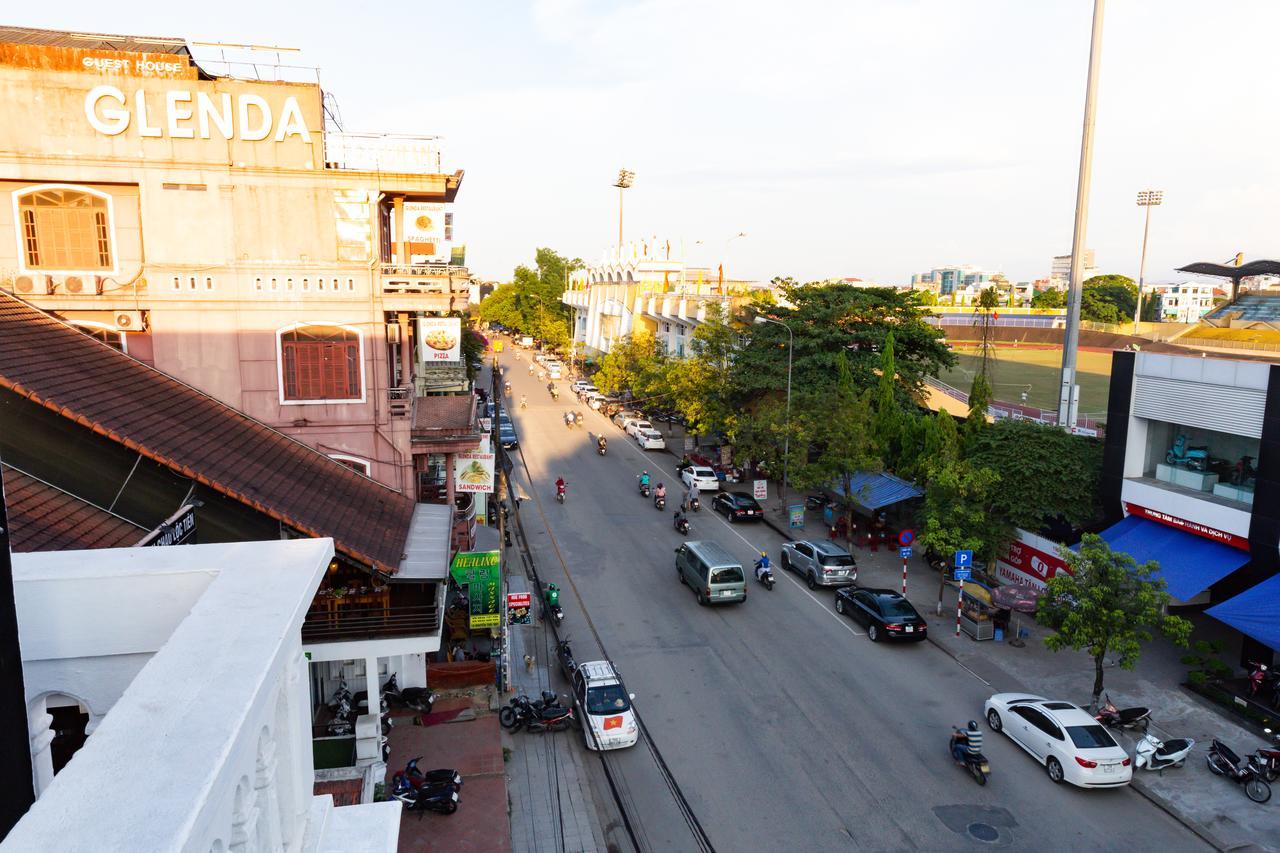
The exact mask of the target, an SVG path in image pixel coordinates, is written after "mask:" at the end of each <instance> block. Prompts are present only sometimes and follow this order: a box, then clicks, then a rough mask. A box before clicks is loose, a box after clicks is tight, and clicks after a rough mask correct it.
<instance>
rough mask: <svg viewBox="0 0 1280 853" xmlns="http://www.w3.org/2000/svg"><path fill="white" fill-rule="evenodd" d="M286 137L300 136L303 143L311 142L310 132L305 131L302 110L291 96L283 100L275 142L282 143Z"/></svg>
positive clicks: (305, 124)
mask: <svg viewBox="0 0 1280 853" xmlns="http://www.w3.org/2000/svg"><path fill="white" fill-rule="evenodd" d="M286 136H301V137H302V141H303V142H307V143H310V142H311V131H309V130H307V123H306V121H304V120H303V118H302V109H301V108H300V107H299V106H298V99H297V98H295V97H294V96H293V95H290V96H289V97H287V98H285V99H284V109H283V110H281V111H280V126H279V127H277V128H276V142H283V141H284V138H285V137H286Z"/></svg>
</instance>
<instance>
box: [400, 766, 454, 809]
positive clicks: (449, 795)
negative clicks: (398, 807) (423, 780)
mask: <svg viewBox="0 0 1280 853" xmlns="http://www.w3.org/2000/svg"><path fill="white" fill-rule="evenodd" d="M391 783H392V784H391V796H392V797H394V798H395V799H397V800H399V801H400V802H402V803H404V808H405V811H410V812H428V811H431V812H440V813H441V814H453V813H454V812H456V811H457V810H458V789H457V788H455V787H453V785H450V784H448V783H444V784H439V785H426V786H423V787H421V788H415V787H414V786H413V784H412V783H411V782H410V781H409V780H408V779H407V778H406V777H405V775H404V774H403V773H397V774H396V775H395V776H393V777H392V779H391ZM419 817H421V814H419Z"/></svg>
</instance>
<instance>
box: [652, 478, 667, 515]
mask: <svg viewBox="0 0 1280 853" xmlns="http://www.w3.org/2000/svg"><path fill="white" fill-rule="evenodd" d="M653 504H654V506H656V507H657V508H658V509H666V507H667V487H666V486H664V485H662V484H661V483H659V484H658V488H656V489H654V490H653Z"/></svg>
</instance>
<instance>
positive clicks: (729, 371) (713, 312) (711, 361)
mask: <svg viewBox="0 0 1280 853" xmlns="http://www.w3.org/2000/svg"><path fill="white" fill-rule="evenodd" d="M736 340H737V335H736V333H735V332H734V330H733V328H732V326H730V325H729V318H728V317H726V316H725V314H724V312H723V310H722V309H721V307H720V303H718V302H709V303H707V307H706V315H705V317H704V319H703V322H701V323H699V324H698V325H697V327H696V328H695V329H694V330H693V334H692V335H690V337H689V355H688V357H687V358H684V359H681V360H678V361H676V362H674V363H673V364H672V366H671V369H670V371H669V374H668V375H669V381H670V386H671V396H672V400H673V402H674V403H675V404H676V408H677V409H678V410H679V411H680V413H681V414H682V415H684V417H685V419H686V421H687V422H688V426H689V428H690V431H692V432H694V433H698V434H707V433H711V432H715V431H717V430H724V429H726V428H727V427H728V425H729V418H730V416H731V415H732V414H733V412H734V410H735V406H734V405H733V399H732V394H733V385H732V378H733V367H734V356H735V350H736V349H737V345H736Z"/></svg>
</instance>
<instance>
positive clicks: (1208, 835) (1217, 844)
mask: <svg viewBox="0 0 1280 853" xmlns="http://www.w3.org/2000/svg"><path fill="white" fill-rule="evenodd" d="M1137 772H1138V771H1137V770H1136V769H1135V770H1134V773H1135V774H1136V773H1137ZM1140 778H1141V777H1139V776H1137V775H1135V776H1134V777H1133V778H1132V780H1131V781H1130V782H1129V787H1130V788H1132V789H1133V790H1135V791H1137V792H1138V794H1139V795H1141V796H1142V797H1143V798H1144V799H1146V800H1147V802H1149V803H1151V804H1152V805H1154V806H1155V807H1156V808H1158V809H1160V811H1162V812H1164V813H1165V814H1167V815H1168V816H1169V817H1171V818H1173V819H1174V820H1176V821H1177V822H1178V823H1180V824H1182V825H1183V826H1185V827H1186V828H1187V829H1189V830H1191V831H1192V832H1193V833H1195V835H1196V836H1197V837H1198V838H1199V839H1200V840H1201V841H1203V842H1204V843H1206V844H1208V845H1209V846H1210V847H1212V848H1213V849H1214V850H1219V851H1227V850H1246V849H1250V848H1253V849H1258V848H1256V847H1254V845H1253V843H1252V842H1245V843H1243V844H1227V843H1225V842H1224V841H1223V840H1222V839H1221V838H1219V837H1218V836H1217V835H1215V834H1214V833H1213V832H1212V831H1211V830H1210V829H1209V828H1208V827H1207V826H1205V825H1204V824H1202V823H1200V822H1199V821H1197V820H1193V819H1192V818H1189V817H1187V816H1186V815H1184V814H1182V813H1181V812H1179V811H1178V810H1177V809H1176V808H1175V807H1174V805H1173V803H1171V802H1170V801H1169V800H1167V799H1165V798H1164V797H1163V796H1161V795H1160V794H1157V793H1156V792H1155V791H1153V790H1151V789H1149V788H1148V787H1147V786H1146V783H1144V782H1140V781H1139V779H1140Z"/></svg>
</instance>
